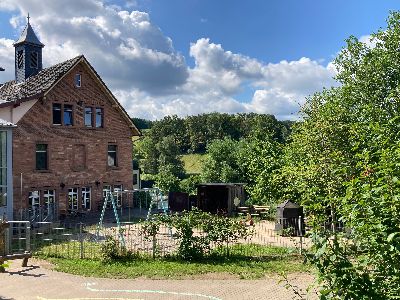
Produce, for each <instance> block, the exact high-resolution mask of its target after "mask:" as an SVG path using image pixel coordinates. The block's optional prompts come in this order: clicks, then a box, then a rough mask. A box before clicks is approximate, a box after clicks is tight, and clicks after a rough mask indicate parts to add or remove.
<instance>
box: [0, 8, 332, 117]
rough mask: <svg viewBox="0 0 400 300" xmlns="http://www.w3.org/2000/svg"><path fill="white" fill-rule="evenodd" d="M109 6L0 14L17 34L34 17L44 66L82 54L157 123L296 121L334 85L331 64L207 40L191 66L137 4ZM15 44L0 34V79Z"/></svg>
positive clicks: (132, 106)
mask: <svg viewBox="0 0 400 300" xmlns="http://www.w3.org/2000/svg"><path fill="white" fill-rule="evenodd" d="M110 3H111V1H104V0H103V1H102V0H60V1H54V0H41V1H30V0H1V1H0V10H7V11H9V12H11V14H12V15H13V16H12V17H10V24H11V25H12V26H13V27H14V28H15V32H16V35H18V34H19V33H20V32H21V30H22V28H23V26H25V22H26V19H25V16H26V15H27V13H28V12H29V13H30V15H31V17H32V19H31V24H32V26H33V27H34V30H35V31H36V33H37V34H38V36H39V38H40V40H41V41H42V42H43V43H44V44H45V45H46V46H45V48H44V49H43V57H44V65H45V66H49V65H53V64H55V63H58V62H60V61H63V60H66V59H69V58H71V57H74V56H76V55H79V54H84V55H85V56H86V57H87V58H88V60H89V62H90V63H91V64H92V65H93V66H94V67H95V69H96V70H97V71H98V73H99V74H100V75H101V76H102V78H103V79H104V81H105V82H106V83H107V85H108V86H109V87H110V88H111V89H112V91H113V92H114V94H115V95H116V96H117V98H118V99H120V101H121V103H122V104H123V105H124V107H125V108H126V110H127V111H128V112H129V113H130V114H131V115H132V116H137V117H144V118H148V119H158V118H162V117H163V116H165V115H168V114H178V115H180V116H185V115H193V114H199V113H205V112H211V111H220V112H228V113H235V112H259V113H270V114H275V115H276V116H277V117H278V118H282V119H285V118H294V117H295V115H296V113H297V111H298V109H299V104H302V103H303V102H304V98H305V96H308V95H309V94H312V93H313V92H315V91H317V90H321V89H322V87H324V86H331V85H334V84H335V82H334V81H333V80H332V79H331V78H332V76H333V75H334V68H333V67H332V65H331V64H328V66H324V65H322V64H321V63H320V62H317V61H314V60H311V59H309V58H306V57H303V58H299V59H298V60H295V61H281V62H279V63H276V64H267V63H265V62H262V61H259V60H257V59H254V58H251V57H248V56H246V55H243V54H240V53H232V52H231V51H229V50H225V49H224V48H223V46H222V45H221V44H216V43H213V42H211V41H210V40H209V39H208V38H201V39H198V40H197V41H195V42H193V43H192V44H191V45H188V47H189V46H190V52H189V55H190V56H191V57H192V58H193V60H194V62H195V65H194V67H189V66H188V65H187V64H186V62H185V57H184V56H183V55H182V54H181V53H179V52H178V51H177V50H176V49H175V48H174V46H173V41H172V40H171V39H170V38H169V37H167V36H165V35H164V34H163V32H162V31H161V29H160V28H159V27H158V26H157V25H156V24H154V23H153V22H152V20H151V18H150V15H149V14H148V13H147V12H142V11H137V10H134V9H135V8H136V7H137V1H134V0H131V1H127V2H126V3H125V4H124V7H120V6H116V5H112V4H110ZM131 9H132V10H131ZM60 12H62V13H60ZM12 43H13V41H11V40H9V39H4V38H1V37H0V59H1V61H2V64H3V66H4V67H6V69H7V72H2V73H3V74H1V73H0V81H1V82H4V81H6V80H7V79H10V78H13V76H14V75H13V74H14V65H13V64H14V62H13V60H14V49H13V47H12ZM245 89H250V90H251V91H252V95H250V96H249V98H250V99H247V101H245V102H241V101H239V100H238V95H239V94H240V93H242V92H243V90H245ZM242 100H243V99H242Z"/></svg>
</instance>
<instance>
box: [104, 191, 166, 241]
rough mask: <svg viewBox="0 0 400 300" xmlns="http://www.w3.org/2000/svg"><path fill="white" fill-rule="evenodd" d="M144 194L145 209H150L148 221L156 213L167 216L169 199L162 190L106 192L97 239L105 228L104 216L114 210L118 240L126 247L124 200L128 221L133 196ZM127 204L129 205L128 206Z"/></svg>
mask: <svg viewBox="0 0 400 300" xmlns="http://www.w3.org/2000/svg"><path fill="white" fill-rule="evenodd" d="M139 192H144V197H145V198H144V200H145V204H144V207H145V208H147V209H148V211H147V215H146V220H149V219H150V218H151V215H152V214H154V213H164V214H167V212H168V197H166V196H164V195H163V194H162V192H161V190H160V189H158V188H144V189H135V190H123V191H122V190H118V191H114V192H112V191H106V192H105V198H104V203H103V208H102V211H101V215H100V220H99V223H98V225H97V237H99V236H100V230H101V229H102V228H103V227H104V226H103V223H104V216H105V213H106V209H107V208H112V209H113V214H114V218H115V221H116V223H117V230H118V238H119V241H120V243H121V245H122V246H124V245H125V239H124V234H123V232H122V229H121V220H120V217H122V211H123V209H122V208H123V206H124V201H123V199H125V200H126V202H125V207H127V208H128V221H129V222H130V220H131V208H132V205H133V201H130V199H132V200H133V195H134V194H135V193H139ZM126 204H127V205H126ZM142 204H143V203H142V199H139V214H140V216H142V208H143V207H142V206H143V205H142ZM118 208H120V214H119V215H118Z"/></svg>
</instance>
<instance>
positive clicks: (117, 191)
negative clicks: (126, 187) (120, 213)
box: [114, 184, 123, 207]
mask: <svg viewBox="0 0 400 300" xmlns="http://www.w3.org/2000/svg"><path fill="white" fill-rule="evenodd" d="M122 191H123V187H122V184H115V185H114V199H115V200H116V201H115V205H117V206H118V207H121V206H122Z"/></svg>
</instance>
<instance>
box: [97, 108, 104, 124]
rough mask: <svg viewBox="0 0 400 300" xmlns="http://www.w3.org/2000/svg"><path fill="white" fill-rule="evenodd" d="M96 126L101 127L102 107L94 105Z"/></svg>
mask: <svg viewBox="0 0 400 300" xmlns="http://www.w3.org/2000/svg"><path fill="white" fill-rule="evenodd" d="M96 127H97V128H100V127H103V109H102V108H98V107H96Z"/></svg>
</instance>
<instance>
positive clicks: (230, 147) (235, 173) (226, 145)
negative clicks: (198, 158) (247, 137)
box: [201, 137, 245, 182]
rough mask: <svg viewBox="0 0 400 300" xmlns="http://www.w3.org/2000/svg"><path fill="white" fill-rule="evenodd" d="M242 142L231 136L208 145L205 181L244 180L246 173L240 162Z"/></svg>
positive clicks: (203, 176)
mask: <svg viewBox="0 0 400 300" xmlns="http://www.w3.org/2000/svg"><path fill="white" fill-rule="evenodd" d="M239 145H240V143H239V142H237V141H234V140H232V139H231V138H228V137H226V138H224V139H223V140H214V141H212V142H211V143H210V144H209V145H208V146H207V153H206V156H205V158H204V160H203V161H204V165H203V170H202V174H201V177H202V180H203V181H204V182H243V180H244V179H245V178H244V174H243V172H242V170H241V169H240V166H239V164H238V157H237V155H238V147H239Z"/></svg>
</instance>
